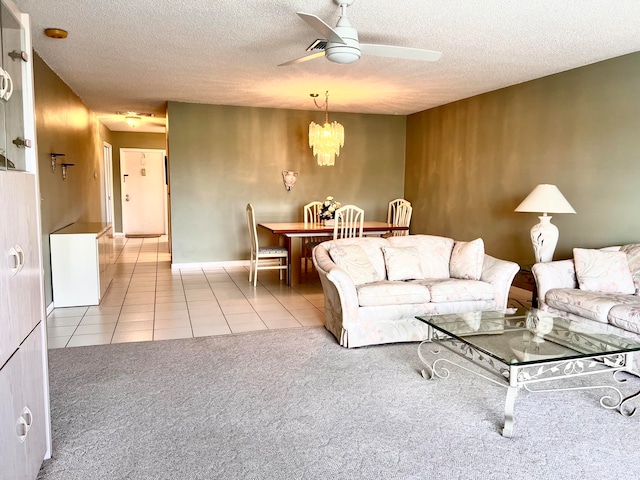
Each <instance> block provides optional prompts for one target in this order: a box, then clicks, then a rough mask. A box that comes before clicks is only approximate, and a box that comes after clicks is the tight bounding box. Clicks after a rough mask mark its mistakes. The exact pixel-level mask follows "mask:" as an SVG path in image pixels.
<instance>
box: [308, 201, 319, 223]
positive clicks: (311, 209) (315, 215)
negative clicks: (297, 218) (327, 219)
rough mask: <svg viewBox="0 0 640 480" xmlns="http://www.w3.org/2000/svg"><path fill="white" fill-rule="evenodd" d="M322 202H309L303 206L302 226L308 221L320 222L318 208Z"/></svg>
mask: <svg viewBox="0 0 640 480" xmlns="http://www.w3.org/2000/svg"><path fill="white" fill-rule="evenodd" d="M321 208H322V202H309V203H307V204H306V205H305V206H304V226H305V227H306V226H307V224H309V223H322V219H321V218H320V210H321Z"/></svg>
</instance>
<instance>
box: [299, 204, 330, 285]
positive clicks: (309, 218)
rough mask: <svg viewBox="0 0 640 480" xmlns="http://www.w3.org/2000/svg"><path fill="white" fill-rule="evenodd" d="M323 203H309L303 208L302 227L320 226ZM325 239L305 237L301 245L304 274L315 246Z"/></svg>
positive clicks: (307, 269) (306, 271)
mask: <svg viewBox="0 0 640 480" xmlns="http://www.w3.org/2000/svg"><path fill="white" fill-rule="evenodd" d="M322 205H323V202H309V203H307V204H306V205H305V206H304V226H305V228H306V227H307V225H309V224H321V223H322V218H320V212H321V209H322ZM325 240H326V238H324V239H323V238H322V237H305V239H304V245H303V259H304V273H308V271H309V261H310V260H311V253H312V252H313V249H314V248H315V247H316V245H318V244H320V243H322V242H323V241H325Z"/></svg>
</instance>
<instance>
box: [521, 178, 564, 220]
mask: <svg viewBox="0 0 640 480" xmlns="http://www.w3.org/2000/svg"><path fill="white" fill-rule="evenodd" d="M515 211H516V212H539V213H544V214H547V213H576V211H575V210H574V209H573V207H572V206H571V205H570V204H569V202H568V201H567V199H566V198H564V195H562V193H560V190H558V187H556V186H555V185H548V184H546V183H543V184H540V185H538V186H537V187H536V188H534V189H533V191H532V192H531V193H530V194H529V195H527V198H525V199H524V200H523V201H522V203H521V204H520V205H518V206H517V207H516V209H515Z"/></svg>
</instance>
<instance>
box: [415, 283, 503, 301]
mask: <svg viewBox="0 0 640 480" xmlns="http://www.w3.org/2000/svg"><path fill="white" fill-rule="evenodd" d="M411 283H419V284H420V285H424V286H425V287H427V288H428V289H429V292H430V293H431V302H433V303H440V302H465V301H474V300H493V298H494V296H495V292H494V289H493V285H491V284H490V283H487V282H481V281H479V280H462V279H459V278H431V279H426V280H414V281H413V282H411Z"/></svg>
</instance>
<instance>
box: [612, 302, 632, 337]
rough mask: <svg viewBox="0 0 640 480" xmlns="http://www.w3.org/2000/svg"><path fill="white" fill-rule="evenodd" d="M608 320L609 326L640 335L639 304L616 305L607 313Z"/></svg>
mask: <svg viewBox="0 0 640 480" xmlns="http://www.w3.org/2000/svg"><path fill="white" fill-rule="evenodd" d="M608 319H609V323H610V324H611V325H615V326H616V327H619V328H622V329H623V330H626V331H628V332H633V333H637V334H640V303H638V304H637V305H616V306H615V307H613V308H612V309H611V310H610V311H609V315H608Z"/></svg>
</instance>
